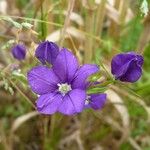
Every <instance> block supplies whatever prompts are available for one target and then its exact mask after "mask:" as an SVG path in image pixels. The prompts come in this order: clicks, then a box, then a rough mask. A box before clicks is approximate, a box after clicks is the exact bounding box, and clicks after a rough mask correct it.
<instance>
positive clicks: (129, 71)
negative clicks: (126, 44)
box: [111, 52, 144, 82]
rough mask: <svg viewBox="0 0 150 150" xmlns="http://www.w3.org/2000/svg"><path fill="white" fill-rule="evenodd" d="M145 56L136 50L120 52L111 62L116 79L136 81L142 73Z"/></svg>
mask: <svg viewBox="0 0 150 150" xmlns="http://www.w3.org/2000/svg"><path fill="white" fill-rule="evenodd" d="M143 62H144V60H143V57H142V56H141V55H138V54H136V53H135V52H128V53H122V54H118V55H116V56H115V57H113V59H112V62H111V72H112V74H113V75H114V76H115V79H117V80H120V81H123V82H136V81H137V80H138V79H139V78H140V77H141V75H142V65H143Z"/></svg>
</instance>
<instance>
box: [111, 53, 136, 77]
mask: <svg viewBox="0 0 150 150" xmlns="http://www.w3.org/2000/svg"><path fill="white" fill-rule="evenodd" d="M133 59H135V55H134V53H133V52H132V53H125V54H118V55H116V56H115V57H113V59H112V62H111V72H112V74H113V75H115V77H116V78H118V77H120V76H122V75H123V74H124V73H126V71H127V69H128V67H129V64H130V62H131V61H132V60H133Z"/></svg>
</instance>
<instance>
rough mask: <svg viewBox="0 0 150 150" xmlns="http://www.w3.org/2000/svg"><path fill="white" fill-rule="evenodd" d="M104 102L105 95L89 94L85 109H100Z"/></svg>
mask: <svg viewBox="0 0 150 150" xmlns="http://www.w3.org/2000/svg"><path fill="white" fill-rule="evenodd" d="M105 102H106V94H91V95H90V99H89V104H87V105H86V106H85V107H86V108H93V109H95V110H97V109H101V108H102V107H103V106H104V104H105Z"/></svg>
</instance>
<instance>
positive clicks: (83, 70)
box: [72, 64, 99, 89]
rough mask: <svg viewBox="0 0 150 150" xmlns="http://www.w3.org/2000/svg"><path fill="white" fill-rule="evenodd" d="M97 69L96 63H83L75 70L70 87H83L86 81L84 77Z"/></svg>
mask: <svg viewBox="0 0 150 150" xmlns="http://www.w3.org/2000/svg"><path fill="white" fill-rule="evenodd" d="M98 71H99V68H98V66H97V65H92V64H91V65H90V64H86V65H83V66H82V67H80V68H79V70H78V71H77V73H76V75H75V78H74V80H73V82H72V88H73V89H75V88H79V89H85V88H86V86H87V82H86V79H87V78H88V77H89V76H90V75H92V74H94V73H96V72H98Z"/></svg>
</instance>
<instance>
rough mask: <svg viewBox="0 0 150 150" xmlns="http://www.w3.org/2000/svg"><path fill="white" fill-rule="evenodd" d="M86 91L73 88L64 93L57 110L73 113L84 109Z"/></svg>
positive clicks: (68, 113) (63, 112) (67, 113)
mask: <svg viewBox="0 0 150 150" xmlns="http://www.w3.org/2000/svg"><path fill="white" fill-rule="evenodd" d="M85 99H86V92H85V91H84V90H79V89H75V90H72V91H71V92H70V93H69V94H67V95H65V97H64V99H63V103H62V104H61V105H60V107H59V110H58V111H59V112H60V113H62V114H65V115H73V114H76V113H79V112H81V111H82V110H83V109H84V104H85Z"/></svg>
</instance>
